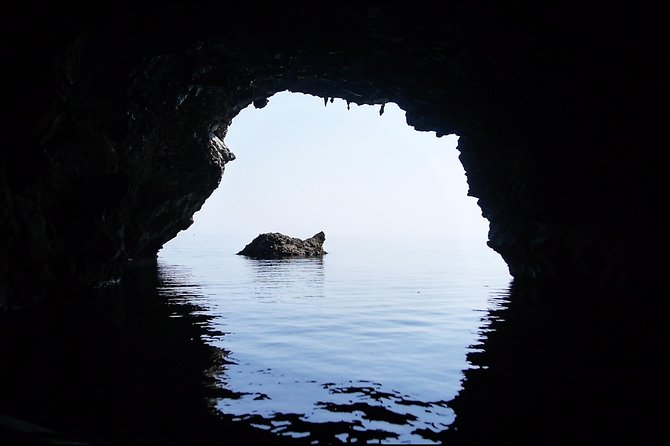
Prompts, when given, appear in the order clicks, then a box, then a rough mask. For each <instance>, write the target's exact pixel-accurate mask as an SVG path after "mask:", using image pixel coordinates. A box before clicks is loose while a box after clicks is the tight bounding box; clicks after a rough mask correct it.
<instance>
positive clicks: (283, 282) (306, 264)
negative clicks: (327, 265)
mask: <svg viewBox="0 0 670 446" xmlns="http://www.w3.org/2000/svg"><path fill="white" fill-rule="evenodd" d="M243 261H244V264H245V266H246V267H247V268H248V269H249V270H250V271H251V277H252V278H253V281H252V283H253V286H251V287H250V288H251V289H252V290H253V293H254V295H255V296H256V297H258V298H261V299H270V300H276V299H285V298H288V299H292V298H318V297H323V281H324V268H323V259H322V258H305V259H272V260H265V259H253V258H250V257H243Z"/></svg>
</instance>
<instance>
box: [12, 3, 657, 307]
mask: <svg viewBox="0 0 670 446" xmlns="http://www.w3.org/2000/svg"><path fill="white" fill-rule="evenodd" d="M11 8H14V9H11V10H10V11H9V12H8V14H7V17H8V18H9V20H7V23H6V26H5V27H3V30H2V33H3V44H2V45H3V48H2V49H3V57H4V58H5V63H4V64H3V67H4V68H3V72H4V73H3V74H4V75H5V76H4V78H5V86H6V92H5V94H6V98H5V100H4V103H5V110H4V111H3V120H2V122H3V139H4V142H3V150H2V156H1V157H0V191H1V193H0V231H1V232H2V234H3V237H2V239H1V241H0V302H1V303H3V305H13V304H16V303H24V302H30V301H35V300H40V299H41V298H43V297H44V296H46V295H49V296H58V295H59V290H62V291H65V290H67V289H68V288H70V287H72V286H77V287H80V286H97V285H100V284H103V283H106V282H108V281H113V280H115V279H117V278H118V277H119V273H120V271H121V269H122V268H123V265H124V264H125V263H126V262H128V261H129V259H132V260H133V261H138V260H141V259H145V258H151V257H152V256H154V255H155V254H156V252H157V251H158V249H160V247H161V246H162V245H163V244H164V243H165V242H167V241H168V240H170V239H171V238H172V237H174V236H175V235H176V234H177V233H178V231H179V230H181V229H184V228H186V227H188V226H189V224H190V223H191V216H192V215H193V213H194V212H195V211H197V210H198V209H199V208H200V206H201V205H202V204H203V202H204V200H205V199H206V198H207V197H208V196H209V195H210V194H211V192H212V191H213V190H214V189H215V188H216V187H217V185H218V184H219V181H220V178H221V174H222V172H223V168H224V165H225V164H226V163H227V162H229V161H231V160H233V159H234V155H233V154H232V153H231V152H230V150H228V148H226V147H225V146H224V145H223V142H222V141H223V138H224V137H225V134H226V129H227V127H228V125H229V124H230V122H231V120H232V118H233V117H234V116H235V115H236V114H237V113H238V112H239V111H240V110H242V109H243V108H244V107H246V106H247V105H249V104H251V103H254V104H255V105H256V106H258V107H262V106H264V104H265V103H266V99H267V98H268V97H270V96H271V95H272V94H274V93H276V92H279V91H285V90H290V91H296V92H303V93H309V94H314V95H318V96H321V97H324V98H330V97H338V98H343V99H346V100H347V101H350V102H354V103H358V104H384V103H386V102H395V103H397V104H398V105H399V106H400V107H401V108H403V109H404V110H405V111H406V112H407V122H408V123H409V124H410V125H412V126H414V127H415V128H416V129H417V130H419V131H435V132H436V133H437V135H445V134H450V133H456V134H458V135H459V136H460V140H459V150H460V151H461V161H462V162H463V165H464V167H465V169H466V172H467V177H468V182H469V186H470V192H469V193H470V195H472V196H475V197H478V198H479V205H480V207H481V209H482V212H483V215H484V216H485V217H486V218H487V219H488V220H489V221H490V223H491V225H490V227H491V230H490V242H489V244H490V246H491V247H492V248H493V249H495V250H496V251H498V252H499V253H500V254H501V255H502V256H503V258H504V259H505V261H506V262H507V264H508V265H509V267H510V271H511V272H512V274H513V275H514V276H515V278H517V279H519V280H524V279H528V280H532V281H548V282H552V281H566V280H571V279H575V278H579V279H586V280H589V281H592V282H597V283H599V284H601V285H603V286H612V285H615V286H619V285H622V284H631V283H634V282H635V281H636V280H638V279H645V278H653V277H655V275H656V274H659V273H660V271H661V265H662V264H663V262H662V261H661V258H662V257H661V255H662V250H663V248H664V247H665V245H666V243H667V242H666V240H667V239H668V237H667V235H668V234H667V232H668V230H667V225H666V218H665V217H661V216H659V214H658V213H657V212H656V210H655V208H656V207H657V206H658V203H661V202H662V198H663V195H664V193H663V191H664V190H665V188H666V186H667V185H666V182H667V180H666V178H665V177H664V175H663V172H662V169H663V164H661V163H660V162H659V161H660V150H659V149H660V147H659V146H658V144H657V138H658V136H659V133H660V129H662V121H661V117H660V116H659V115H657V114H656V112H655V109H654V108H653V105H654V103H655V102H660V101H661V100H662V98H663V92H664V91H665V87H664V86H663V85H664V83H663V79H664V74H663V73H664V72H663V68H664V67H662V66H660V64H659V62H658V61H659V58H661V54H662V52H659V50H660V49H661V48H659V46H660V42H661V41H662V39H661V37H662V26H661V23H660V17H661V15H660V14H655V12H654V11H653V10H648V9H644V8H642V7H640V8H636V9H626V10H623V9H617V8H615V7H614V6H611V7H610V6H608V7H607V8H601V9H599V10H597V11H587V10H584V9H570V8H567V7H563V6H561V7H560V8H559V7H554V6H553V5H550V4H544V3H542V4H537V5H533V6H530V5H524V6H521V5H520V4H492V5H491V4H486V3H477V5H472V4H469V3H468V4H466V2H445V3H440V4H439V5H438V4H437V3H421V2H418V3H417V2H408V3H389V4H387V3H376V2H373V3H360V4H359V3H355V4H354V3H351V4H339V3H327V2H326V3H322V2H318V3H317V2H314V3H300V4H291V3H281V2H268V3H249V2H244V3H232V2H225V3H216V2H212V3H206V2H205V3H196V4H190V3H185V2H184V3H179V2H177V3H166V4H158V5H156V4H154V5H146V6H132V7H120V6H119V5H111V4H110V5H98V4H96V5H95V7H92V6H73V7H66V6H63V5H52V6H41V7H34V5H25V4H24V5H23V6H21V7H18V6H12V7H11ZM296 125H299V123H296ZM651 246H654V247H655V249H650V247H651ZM47 290H48V293H47V292H46V291H47Z"/></svg>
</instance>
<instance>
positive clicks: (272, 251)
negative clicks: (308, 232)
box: [237, 231, 327, 259]
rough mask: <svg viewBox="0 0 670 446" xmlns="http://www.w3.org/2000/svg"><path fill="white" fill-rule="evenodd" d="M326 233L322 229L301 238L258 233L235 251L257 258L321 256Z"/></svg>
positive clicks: (272, 233)
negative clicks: (308, 236) (240, 248)
mask: <svg viewBox="0 0 670 446" xmlns="http://www.w3.org/2000/svg"><path fill="white" fill-rule="evenodd" d="M325 241H326V234H324V233H323V231H321V232H319V233H318V234H314V235H313V236H312V237H310V238H307V239H305V240H301V239H299V238H295V237H289V236H288V235H284V234H280V233H278V232H268V233H265V234H260V235H259V236H258V237H256V238H255V239H253V240H252V241H251V243H249V244H248V245H247V246H245V247H244V249H243V250H242V251H240V252H238V253H237V255H244V256H248V257H254V258H257V259H282V258H290V257H322V256H323V255H324V254H327V252H325V251H324V250H323V242H325Z"/></svg>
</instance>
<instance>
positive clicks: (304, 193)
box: [178, 91, 488, 248]
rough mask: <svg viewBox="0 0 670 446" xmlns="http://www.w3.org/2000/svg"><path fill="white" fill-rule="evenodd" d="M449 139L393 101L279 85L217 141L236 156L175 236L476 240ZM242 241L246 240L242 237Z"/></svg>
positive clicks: (483, 226) (475, 216)
mask: <svg viewBox="0 0 670 446" xmlns="http://www.w3.org/2000/svg"><path fill="white" fill-rule="evenodd" d="M457 143H458V136H457V135H454V134H451V135H446V136H442V137H439V138H437V137H436V136H435V132H419V131H416V130H414V129H413V128H412V127H410V126H409V125H407V123H406V120H405V113H404V111H403V110H402V109H401V108H400V107H398V106H397V105H396V104H394V103H388V104H384V105H381V106H380V105H357V104H350V103H348V102H346V101H344V100H342V99H334V98H325V99H323V98H318V97H315V96H311V95H307V94H302V93H291V92H289V91H284V92H281V93H277V94H275V95H274V96H272V97H271V98H270V100H269V105H264V106H263V108H262V109H256V108H255V107H254V106H253V105H249V106H248V107H247V108H246V109H244V110H242V111H241V112H240V113H239V114H238V115H237V116H236V117H235V118H234V119H233V120H232V123H231V125H230V127H229V128H228V130H227V133H226V136H225V144H226V146H227V147H229V148H230V150H231V151H232V152H234V153H235V156H236V159H235V161H234V162H232V163H231V164H228V165H227V167H226V172H225V174H224V175H223V178H222V180H221V183H220V186H219V188H217V189H216V190H215V191H214V192H213V193H212V195H211V196H210V197H209V198H208V199H207V201H206V202H205V204H204V205H203V207H202V208H201V209H200V210H199V211H198V212H196V213H195V215H194V224H193V225H192V226H191V227H189V228H188V229H187V230H185V231H182V232H181V233H180V234H179V235H178V238H183V237H190V236H195V235H197V234H210V235H211V234H219V235H225V236H228V237H236V238H237V241H238V243H243V242H244V243H246V242H248V240H250V238H249V237H253V236H255V235H257V234H259V233H261V232H282V233H285V234H290V235H291V234H293V235H295V236H301V238H302V236H305V237H307V236H310V235H312V233H315V232H318V231H319V230H324V231H325V232H326V235H327V236H330V237H329V241H331V240H332V238H333V237H334V238H335V239H337V237H352V236H353V237H359V238H387V239H392V238H397V237H417V236H419V237H424V238H427V237H432V238H436V239H448V240H449V243H452V244H458V245H459V246H461V247H463V248H464V247H465V245H467V244H472V245H475V244H476V245H485V244H486V241H487V238H488V221H487V220H486V219H485V218H484V217H483V216H482V212H481V210H480V209H479V207H478V205H477V200H476V198H474V197H471V196H468V185H467V179H466V176H465V171H464V169H463V167H462V165H461V163H460V161H459V159H458V155H459V152H458V150H457V148H456V147H457ZM247 239H248V240H247Z"/></svg>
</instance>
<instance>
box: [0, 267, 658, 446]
mask: <svg viewBox="0 0 670 446" xmlns="http://www.w3.org/2000/svg"><path fill="white" fill-rule="evenodd" d="M252 267H254V268H258V274H259V275H261V276H262V275H265V274H274V272H276V268H277V265H273V266H272V268H268V265H263V264H255V266H254V265H252ZM279 267H281V265H279ZM268 271H269V272H268ZM166 281H167V282H169V281H170V271H169V270H165V271H162V272H161V273H160V274H159V273H158V269H157V266H156V264H152V265H148V266H145V267H142V268H134V269H132V270H130V271H129V273H128V275H127V277H126V280H124V282H123V286H122V287H121V288H120V289H115V290H112V289H109V290H100V291H99V292H96V293H90V294H89V295H86V296H79V297H76V298H75V297H73V298H72V299H70V301H69V302H67V303H62V304H60V305H55V304H52V305H51V306H49V307H47V308H41V309H39V310H37V309H32V310H21V311H14V312H11V313H6V314H2V315H0V336H1V337H0V358H1V359H2V366H1V370H0V373H1V379H0V395H1V398H0V440H2V441H0V442H2V443H12V442H14V441H15V440H20V441H21V442H26V441H28V440H33V442H35V443H38V442H43V443H48V442H49V440H50V439H53V438H56V437H53V436H52V435H51V434H50V433H49V432H44V431H39V430H38V429H37V428H35V427H30V426H28V427H25V425H22V424H21V422H23V421H27V422H30V423H35V424H36V425H39V426H44V427H46V428H48V429H53V430H54V431H56V432H58V433H59V435H60V436H62V437H63V438H66V439H70V440H73V441H80V442H84V443H93V444H111V443H123V444H139V443H142V444H146V443H161V444H169V443H172V444H175V443H184V444H194V443H208V444H226V443H233V444H239V443H246V444H257V443H268V442H271V443H273V444H281V443H291V444H310V443H311V444H314V443H319V444H331V443H340V442H353V441H355V442H357V443H365V442H378V441H381V442H391V443H393V442H394V441H395V440H396V439H397V434H395V433H394V430H393V429H392V428H391V427H389V428H383V427H382V428H379V426H393V425H404V426H406V425H411V426H414V427H413V428H412V429H413V431H412V434H414V435H415V436H418V437H420V438H424V439H426V440H431V441H434V442H443V443H445V444H520V443H526V444H546V443H563V444H577V443H635V444H644V443H652V442H658V443H661V442H663V437H662V436H659V434H661V433H664V427H665V424H666V414H667V410H665V409H663V408H664V407H665V406H666V404H667V401H668V399H667V398H668V386H667V383H666V380H667V378H668V376H670V375H668V367H667V365H665V360H664V359H665V358H664V356H665V354H666V350H667V345H668V344H667V341H668V328H667V327H668V324H667V323H666V322H665V320H664V319H665V318H666V317H667V314H668V313H667V312H665V311H660V310H659V305H658V303H659V302H660V301H661V300H662V299H661V297H659V295H658V294H650V293H652V291H643V290H637V291H636V292H634V293H626V292H621V293H620V295H600V294H597V293H595V292H592V291H588V289H587V287H584V286H580V287H573V288H570V287H565V288H563V289H556V288H554V289H550V290H549V289H543V290H540V289H538V288H536V287H530V286H525V285H522V284H514V285H513V286H512V287H511V290H510V295H509V296H507V295H503V296H494V297H492V302H493V304H492V306H493V307H494V308H493V309H492V310H491V311H489V312H488V313H486V315H485V316H484V317H483V320H482V329H481V330H482V337H483V341H482V344H481V345H475V346H472V348H471V349H470V353H469V355H468V360H469V362H470V363H471V364H472V366H473V367H472V368H469V369H467V370H465V371H464V375H465V379H464V387H463V389H462V390H461V391H460V393H459V394H458V395H457V396H456V398H455V399H453V400H451V401H441V400H436V401H416V400H413V399H411V398H410V397H408V396H407V395H402V394H399V393H394V392H388V391H385V390H383V389H382V388H381V386H380V384H378V383H375V382H363V381H357V382H351V383H349V384H348V385H347V384H345V385H343V384H342V383H337V384H336V383H317V382H313V383H312V384H314V385H315V386H318V387H320V388H321V389H322V391H323V394H324V395H325V397H324V398H323V400H319V401H318V402H317V404H316V407H317V409H318V410H319V411H321V412H320V413H322V414H323V413H327V414H331V415H332V417H330V418H329V417H321V419H318V420H312V419H310V418H309V417H305V414H300V413H274V414H273V415H272V416H268V415H266V414H258V413H248V414H242V415H240V414H238V415H224V414H223V413H222V412H221V411H220V409H219V406H218V405H220V404H221V402H222V401H231V400H236V399H240V398H245V397H249V395H245V394H243V393H236V392H234V391H232V390H229V389H227V388H226V386H225V383H222V382H221V376H223V375H224V371H225V369H226V364H227V363H228V359H227V356H228V353H227V352H226V351H224V350H222V349H220V348H217V347H215V346H213V345H211V344H212V343H211V342H207V339H212V338H217V337H219V338H220V337H221V336H224V335H223V334H222V333H216V332H213V331H212V329H211V328H210V326H211V325H210V323H209V322H210V320H211V318H212V317H213V316H211V315H208V313H207V311H204V310H206V308H204V307H203V306H202V305H201V304H200V303H199V300H200V299H202V296H200V295H199V293H198V287H197V285H193V284H189V283H184V284H183V287H181V288H180V289H177V288H175V287H174V286H173V285H174V284H172V285H170V284H169V283H168V285H169V286H164V285H165V282H166ZM268 283H269V284H272V283H276V281H275V279H269V282H268ZM166 289H169V290H170V292H169V293H168V292H166V291H165V290H166ZM501 301H502V304H501ZM662 308H667V304H664V305H663V307H662ZM251 396H252V397H253V399H254V400H263V399H264V398H267V396H265V397H264V396H263V395H262V394H257V395H251ZM452 410H453V411H454V412H455V416H456V419H455V421H454V423H453V424H451V425H450V426H448V427H447V426H444V425H439V423H438V424H433V425H432V427H431V426H430V423H423V424H420V423H417V419H418V418H420V417H425V416H426V415H427V414H431V413H438V412H440V411H442V412H444V411H452ZM354 415H355V416H354ZM17 420H19V421H17ZM377 422H381V423H382V424H374V423H377ZM371 423H372V424H371ZM21 430H24V431H25V432H23V433H19V431H21Z"/></svg>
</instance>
